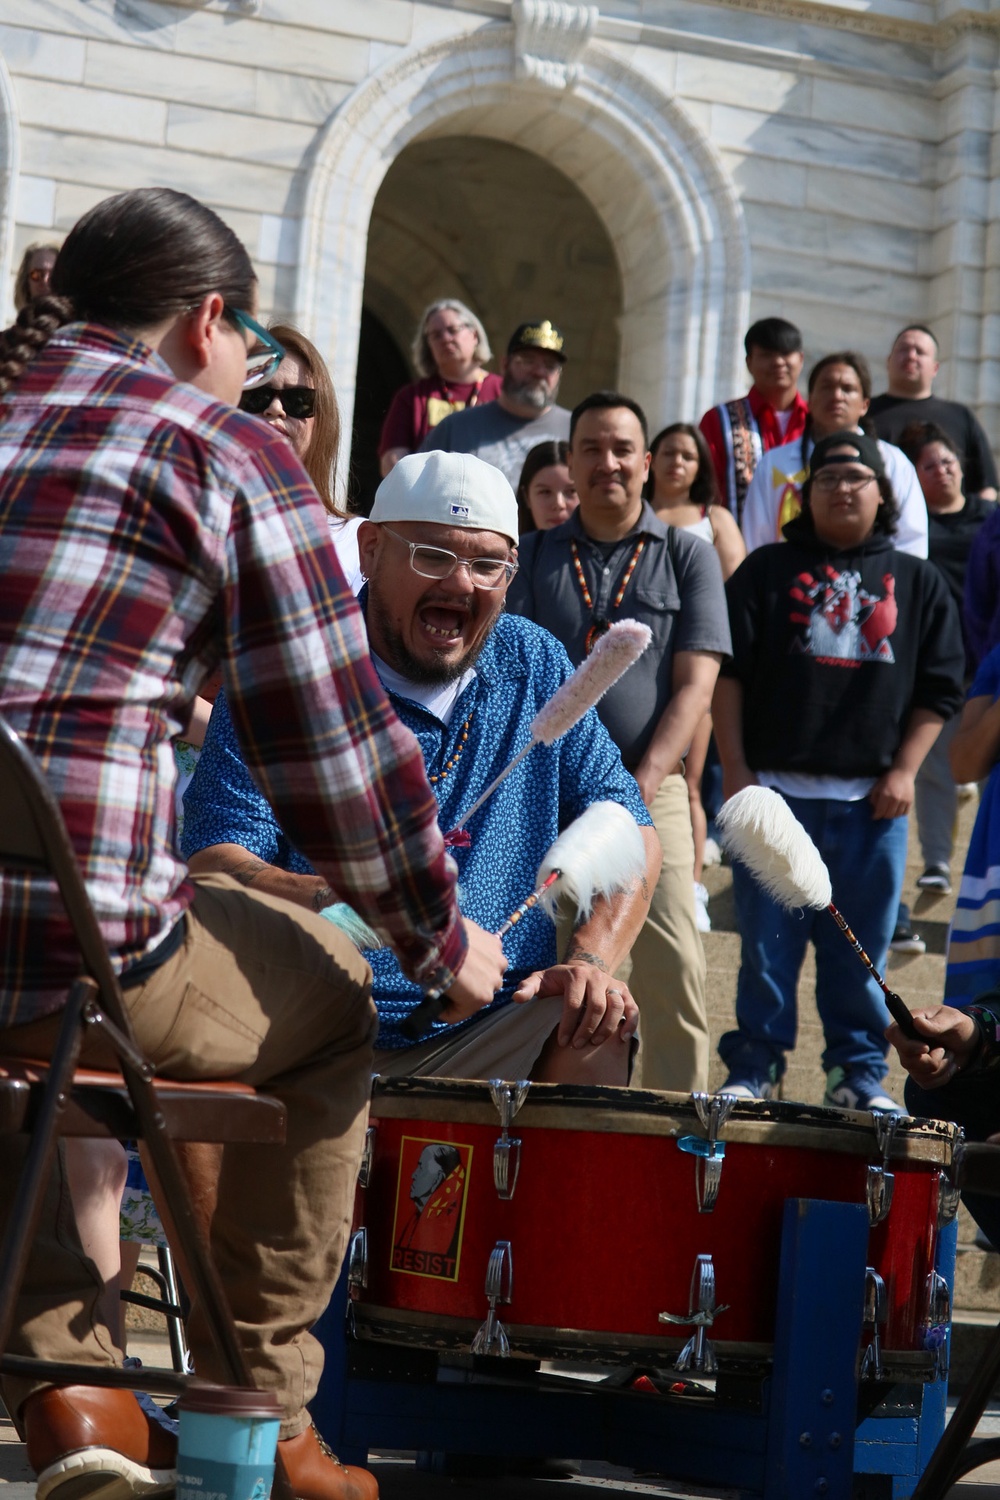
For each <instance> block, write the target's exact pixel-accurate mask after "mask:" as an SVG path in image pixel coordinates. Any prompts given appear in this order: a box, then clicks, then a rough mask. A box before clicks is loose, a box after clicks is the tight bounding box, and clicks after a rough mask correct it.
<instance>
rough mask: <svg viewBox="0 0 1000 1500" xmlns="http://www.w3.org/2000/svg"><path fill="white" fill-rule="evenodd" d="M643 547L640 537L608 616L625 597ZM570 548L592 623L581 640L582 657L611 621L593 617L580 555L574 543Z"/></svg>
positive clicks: (591, 601) (592, 608)
mask: <svg viewBox="0 0 1000 1500" xmlns="http://www.w3.org/2000/svg"><path fill="white" fill-rule="evenodd" d="M645 545H646V538H645V537H644V536H641V537H640V538H639V541H638V543H637V544H636V549H635V551H634V552H633V553H632V560H631V562H630V563H629V565H628V567H627V568H626V569H625V572H624V574H623V576H622V581H621V584H620V585H619V588H618V592H617V594H616V595H615V597H614V599H613V600H612V601H611V605H610V607H609V609H608V613H609V614H614V612H615V610H616V609H617V608H618V606H619V604H621V602H622V599H623V598H624V597H625V590H626V589H627V588H628V586H629V580H630V578H631V577H632V574H633V573H634V572H635V565H636V563H637V562H638V561H639V557H640V554H641V553H642V549H643V547H645ZM570 546H571V547H572V549H573V567H574V568H575V569H576V581H577V583H578V584H579V585H580V592H581V594H582V595H583V602H584V604H585V605H586V606H587V608H588V609H589V610H590V617H591V620H592V622H593V623H592V624H591V626H590V629H589V630H588V631H587V634H586V635H585V636H584V638H583V651H584V655H585V656H589V655H590V653H591V651H593V649H594V647H595V646H596V645H597V642H598V641H599V640H600V638H601V636H602V635H605V634H606V633H607V632H608V631H609V630H610V629H611V621H610V620H605V619H597V618H596V616H595V615H594V601H593V599H592V598H591V596H590V590H589V588H588V587H587V580H586V578H585V577H584V576H583V565H582V563H581V562H580V553H579V550H578V548H577V545H576V542H575V541H574V542H570Z"/></svg>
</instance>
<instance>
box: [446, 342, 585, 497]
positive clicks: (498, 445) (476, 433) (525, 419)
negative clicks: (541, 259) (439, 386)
mask: <svg viewBox="0 0 1000 1500" xmlns="http://www.w3.org/2000/svg"><path fill="white" fill-rule="evenodd" d="M565 363H566V355H565V354H564V353H563V336H562V334H561V333H560V332H559V329H558V328H556V327H554V326H553V325H552V324H551V323H550V322H549V321H548V319H547V318H546V319H545V320H544V321H543V322H541V323H521V324H519V325H518V327H517V328H515V329H514V332H513V333H512V334H511V337H510V343H509V344H508V345H507V353H506V354H505V355H504V357H503V359H502V360H501V361H500V373H501V375H502V376H503V385H502V388H501V391H500V394H499V396H498V397H497V398H496V400H495V401H487V402H486V403H485V405H483V406H468V407H466V409H465V411H455V412H452V414H451V416H450V417H445V419H444V421H443V422H439V423H438V425H437V426H436V427H432V428H431V430H430V432H429V433H428V434H427V436H426V437H425V438H424V441H423V443H422V444H421V447H420V451H421V453H427V452H429V451H430V450H431V449H432V448H443V449H444V451H445V452H446V453H474V454H475V455H476V457H477V458H481V459H482V460H483V462H484V463H488V464H492V465H493V467H494V468H495V469H500V470H501V472H502V473H503V474H505V475H506V476H507V479H508V480H509V482H510V487H511V489H512V490H514V491H515V493H516V491H517V486H518V482H519V480H520V478H521V469H522V467H523V465H524V460H525V459H526V458H527V456H528V454H529V453H530V452H531V449H532V448H534V447H535V446H536V444H538V443H544V442H545V440H546V439H547V438H552V439H554V440H555V441H556V442H565V440H566V438H567V437H568V436H569V412H568V411H567V410H566V408H565V406H556V404H555V399H556V396H557V395H558V394H559V381H560V379H561V377H562V367H563V365H564V364H565Z"/></svg>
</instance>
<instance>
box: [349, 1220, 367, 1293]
mask: <svg viewBox="0 0 1000 1500" xmlns="http://www.w3.org/2000/svg"><path fill="white" fill-rule="evenodd" d="M347 1285H348V1286H349V1287H350V1289H351V1296H352V1297H354V1296H355V1295H356V1294H357V1293H358V1292H360V1291H364V1289H365V1288H366V1287H367V1285H368V1230H367V1229H365V1227H364V1225H362V1227H361V1228H360V1229H356V1230H355V1231H354V1233H353V1234H352V1235H351V1242H350V1244H349V1245H348V1247H347Z"/></svg>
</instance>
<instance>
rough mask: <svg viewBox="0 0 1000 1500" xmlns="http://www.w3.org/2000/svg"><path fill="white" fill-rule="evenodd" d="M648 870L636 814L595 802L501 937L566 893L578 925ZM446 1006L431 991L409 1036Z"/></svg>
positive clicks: (413, 1016) (559, 842)
mask: <svg viewBox="0 0 1000 1500" xmlns="http://www.w3.org/2000/svg"><path fill="white" fill-rule="evenodd" d="M571 680H572V679H571ZM645 871H646V848H645V845H644V843H643V839H642V834H641V832H640V831H639V825H638V824H637V823H636V821H635V819H634V818H633V816H632V814H631V813H630V812H628V811H627V810H626V809H625V808H624V807H622V806H621V804H620V803H618V802H593V803H591V805H590V807H588V808H587V811H586V812H585V813H581V815H580V817H578V818H577V819H575V821H574V822H572V823H571V824H570V825H569V827H568V828H567V829H565V830H564V831H563V832H562V833H561V834H560V835H559V837H558V838H557V839H556V841H555V843H554V844H553V845H552V846H551V848H550V849H549V852H548V854H546V856H545V858H544V859H543V860H542V863H541V865H540V866H539V868H538V883H537V885H536V886H535V889H534V890H533V891H532V893H531V895H530V896H528V897H527V898H526V899H525V900H524V901H522V902H521V905H520V906H519V907H518V908H517V910H516V911H512V912H511V914H510V916H509V917H508V918H507V920H506V921H505V922H504V923H503V925H502V926H501V927H500V928H499V930H498V932H497V937H506V935H507V933H508V932H510V930H511V928H513V927H516V926H517V924H518V922H520V920H521V918H522V917H523V916H525V914H526V913H527V912H529V911H530V910H531V908H532V907H533V906H537V905H538V904H539V902H540V903H541V905H542V908H543V910H544V911H546V912H547V913H548V915H549V916H550V917H551V918H552V920H553V921H555V917H556V910H557V908H558V906H559V903H560V901H561V900H562V899H563V897H568V898H569V899H570V900H572V901H574V902H575V903H576V918H575V922H574V925H576V923H579V922H581V921H584V920H586V918H587V917H589V916H590V913H591V910H592V908H593V905H594V901H595V900H596V898H597V897H598V896H613V895H615V894H616V893H617V892H619V891H627V890H629V889H630V888H631V887H632V886H633V885H635V884H636V883H637V882H638V881H639V880H641V879H642V876H643V875H644V874H645ZM446 1004H447V1002H446V1000H445V998H444V993H443V991H441V990H429V991H428V993H427V994H426V995H425V996H424V998H423V1000H422V1001H421V1002H420V1004H419V1005H418V1006H417V1007H416V1009H415V1010H412V1011H411V1012H410V1014H409V1015H408V1016H407V1017H406V1019H405V1020H404V1021H403V1022H402V1023H401V1027H400V1029H401V1030H402V1032H403V1035H404V1036H407V1037H409V1038H410V1040H411V1041H418V1040H419V1038H420V1037H422V1036H423V1035H424V1034H425V1033H426V1032H427V1031H429V1030H430V1028H431V1026H432V1025H433V1023H434V1022H435V1021H436V1020H437V1019H438V1017H439V1016H440V1014H441V1012H442V1010H443V1009H444V1007H445V1005H446Z"/></svg>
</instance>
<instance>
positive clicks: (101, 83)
mask: <svg viewBox="0 0 1000 1500" xmlns="http://www.w3.org/2000/svg"><path fill="white" fill-rule="evenodd" d="M84 82H85V83H86V84H87V85H88V87H90V88H98V89H108V88H111V89H116V90H118V91H119V92H122V93H128V94H140V95H142V96H143V97H146V98H152V99H164V100H167V101H170V102H173V103H178V104H200V105H208V106H210V107H211V108H213V109H219V110H230V109H231V110H235V111H244V112H253V111H254V110H255V108H256V92H257V80H256V74H255V72H254V70H253V68H248V67H242V66H234V65H233V64H231V63H229V62H227V61H225V60H224V59H222V58H198V57H183V56H182V57H179V56H177V55H176V54H174V53H166V52H160V51H154V50H144V49H143V48H140V47H129V46H123V45H118V44H113V43H110V42H103V41H90V42H88V43H87V52H86V63H85V67H84Z"/></svg>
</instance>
